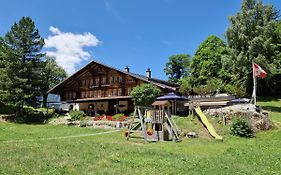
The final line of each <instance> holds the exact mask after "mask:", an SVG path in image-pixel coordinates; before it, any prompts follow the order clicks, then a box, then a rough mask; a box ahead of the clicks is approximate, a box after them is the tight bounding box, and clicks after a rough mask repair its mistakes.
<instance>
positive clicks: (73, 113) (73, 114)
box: [69, 111, 86, 120]
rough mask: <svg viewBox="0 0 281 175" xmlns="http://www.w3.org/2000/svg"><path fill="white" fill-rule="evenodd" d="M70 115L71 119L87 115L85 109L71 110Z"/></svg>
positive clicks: (78, 118)
mask: <svg viewBox="0 0 281 175" xmlns="http://www.w3.org/2000/svg"><path fill="white" fill-rule="evenodd" d="M69 115H70V118H71V120H80V119H82V118H85V116H86V115H85V113H84V112H83V111H70V112H69Z"/></svg>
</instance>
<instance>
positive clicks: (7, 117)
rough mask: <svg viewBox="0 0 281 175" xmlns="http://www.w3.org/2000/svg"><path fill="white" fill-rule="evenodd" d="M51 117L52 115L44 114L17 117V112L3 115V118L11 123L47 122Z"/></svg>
mask: <svg viewBox="0 0 281 175" xmlns="http://www.w3.org/2000/svg"><path fill="white" fill-rule="evenodd" d="M50 118H51V115H44V114H29V115H24V116H20V117H16V115H15V114H8V115H2V116H1V119H2V120H4V121H7V122H11V123H18V124H39V125H41V124H46V121H48V119H50Z"/></svg>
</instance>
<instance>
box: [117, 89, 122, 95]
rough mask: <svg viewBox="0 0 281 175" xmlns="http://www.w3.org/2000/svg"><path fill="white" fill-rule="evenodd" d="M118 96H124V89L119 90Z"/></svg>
mask: <svg viewBox="0 0 281 175" xmlns="http://www.w3.org/2000/svg"><path fill="white" fill-rule="evenodd" d="M118 96H122V89H121V88H119V89H118Z"/></svg>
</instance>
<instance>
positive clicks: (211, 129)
mask: <svg viewBox="0 0 281 175" xmlns="http://www.w3.org/2000/svg"><path fill="white" fill-rule="evenodd" d="M195 111H196V113H197V114H198V116H199V118H200V120H201V121H202V123H203V124H204V126H205V127H206V128H207V130H208V131H209V133H210V134H211V136H213V137H214V138H215V139H217V140H222V139H223V138H222V136H220V135H218V133H217V132H216V130H215V128H214V127H213V125H212V124H211V123H210V122H209V120H208V119H207V117H206V115H205V114H204V113H203V112H202V110H201V108H200V107H196V108H195Z"/></svg>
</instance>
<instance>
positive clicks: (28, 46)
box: [4, 17, 44, 112]
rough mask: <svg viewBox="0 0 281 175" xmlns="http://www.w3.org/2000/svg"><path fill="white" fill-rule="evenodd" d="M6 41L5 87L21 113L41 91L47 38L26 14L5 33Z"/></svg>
mask: <svg viewBox="0 0 281 175" xmlns="http://www.w3.org/2000/svg"><path fill="white" fill-rule="evenodd" d="M4 44H5V46H6V47H7V48H6V49H5V50H4V55H5V56H4V65H5V68H4V71H5V74H6V78H7V81H6V82H5V84H6V85H5V89H4V90H5V91H6V93H7V99H8V100H10V101H12V102H13V103H15V104H16V105H17V106H18V107H19V111H18V112H21V111H22V108H23V105H24V104H34V103H35V102H36V98H37V97H38V96H40V93H41V83H42V81H41V79H40V78H41V76H42V72H43V56H44V54H43V53H42V52H41V49H42V47H43V46H44V39H43V38H42V37H41V36H40V35H39V32H38V29H36V27H35V24H34V22H33V21H32V19H31V18H29V17H23V18H21V19H20V21H19V22H18V23H15V24H14V25H13V26H12V27H11V30H10V31H9V32H8V33H7V34H6V36H5V37H4Z"/></svg>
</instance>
